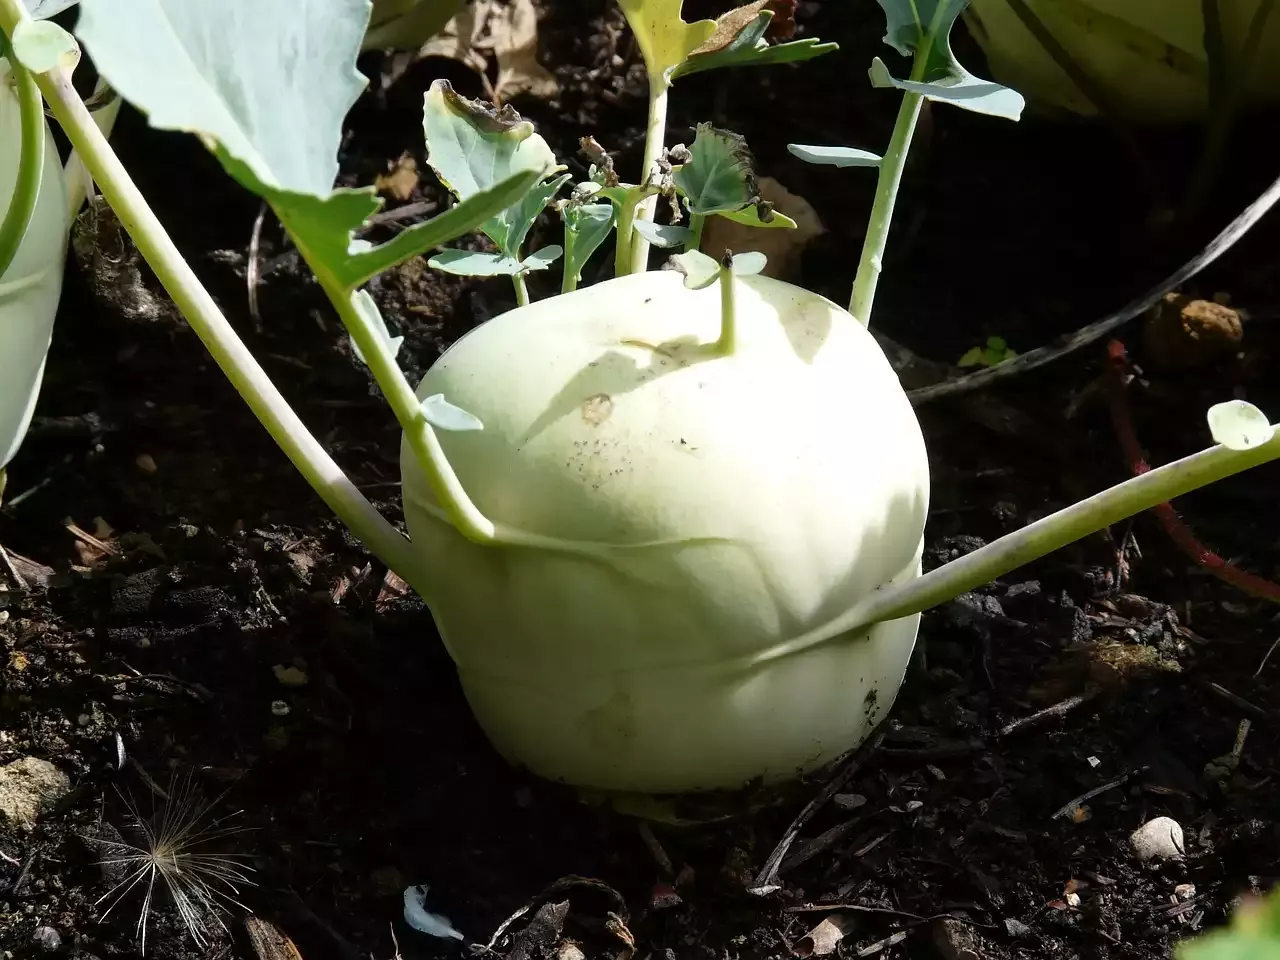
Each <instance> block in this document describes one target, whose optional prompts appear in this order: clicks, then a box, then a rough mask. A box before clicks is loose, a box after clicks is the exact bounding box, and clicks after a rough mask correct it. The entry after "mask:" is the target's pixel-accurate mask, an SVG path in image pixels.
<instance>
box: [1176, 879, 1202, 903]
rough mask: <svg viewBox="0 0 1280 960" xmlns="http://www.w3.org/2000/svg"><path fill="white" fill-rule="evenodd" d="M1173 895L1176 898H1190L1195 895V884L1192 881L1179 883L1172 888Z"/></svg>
mask: <svg viewBox="0 0 1280 960" xmlns="http://www.w3.org/2000/svg"><path fill="white" fill-rule="evenodd" d="M1173 895H1174V897H1176V898H1177V899H1178V900H1190V899H1191V898H1192V897H1194V896H1195V895H1196V885H1195V884H1194V883H1180V884H1178V885H1177V886H1176V887H1174V888H1173Z"/></svg>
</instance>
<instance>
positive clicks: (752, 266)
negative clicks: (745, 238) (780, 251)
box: [729, 250, 769, 277]
mask: <svg viewBox="0 0 1280 960" xmlns="http://www.w3.org/2000/svg"><path fill="white" fill-rule="evenodd" d="M768 262H769V258H768V257H766V256H765V255H764V254H763V253H760V252H759V251H758V250H749V251H747V252H746V253H735V254H734V255H733V259H732V260H730V261H729V263H730V269H731V270H733V272H734V273H736V274H737V275H738V276H740V277H750V276H753V275H755V274H757V273H759V272H760V271H761V270H763V269H764V267H765V264H766V263H768Z"/></svg>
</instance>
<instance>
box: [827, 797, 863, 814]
mask: <svg viewBox="0 0 1280 960" xmlns="http://www.w3.org/2000/svg"><path fill="white" fill-rule="evenodd" d="M831 802H832V803H834V804H835V805H836V806H837V807H839V808H840V809H841V810H857V809H858V808H859V807H864V806H866V804H867V798H866V797H864V796H863V795H862V794H860V793H837V794H836V795H835V796H834V797H832V798H831Z"/></svg>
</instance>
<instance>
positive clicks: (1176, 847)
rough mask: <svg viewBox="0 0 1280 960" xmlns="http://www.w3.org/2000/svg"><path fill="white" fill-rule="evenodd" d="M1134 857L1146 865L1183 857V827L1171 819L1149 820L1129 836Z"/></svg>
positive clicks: (1158, 818) (1157, 818)
mask: <svg viewBox="0 0 1280 960" xmlns="http://www.w3.org/2000/svg"><path fill="white" fill-rule="evenodd" d="M1129 846H1130V847H1131V848H1132V849H1133V855H1134V856H1135V857H1137V858H1138V859H1139V860H1141V861H1142V862H1143V863H1146V862H1147V861H1149V860H1168V859H1171V858H1174V857H1180V856H1182V852H1183V846H1182V827H1181V826H1179V824H1178V821H1176V820H1174V819H1172V818H1170V817H1156V818H1155V819H1154V820H1148V821H1147V822H1146V823H1144V824H1143V825H1142V826H1140V827H1139V828H1138V829H1137V830H1135V831H1133V833H1132V834H1130V836H1129Z"/></svg>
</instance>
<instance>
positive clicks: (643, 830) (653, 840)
mask: <svg viewBox="0 0 1280 960" xmlns="http://www.w3.org/2000/svg"><path fill="white" fill-rule="evenodd" d="M636 829H637V830H638V831H639V833H640V839H641V840H643V841H644V845H645V846H646V847H647V848H648V850H649V853H650V855H651V856H652V857H653V859H654V861H655V862H656V863H657V864H658V868H659V869H660V870H661V871H662V872H663V873H665V874H666V875H667V876H669V877H670V876H674V875H675V872H676V871H675V867H674V866H673V865H672V863H671V858H670V857H669V856H667V851H666V850H665V849H664V848H663V846H662V841H660V840H659V839H658V838H657V836H655V835H654V832H653V827H651V826H649V824H648V823H647V822H646V821H644V820H641V821H640V822H639V823H638V824H637V825H636Z"/></svg>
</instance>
